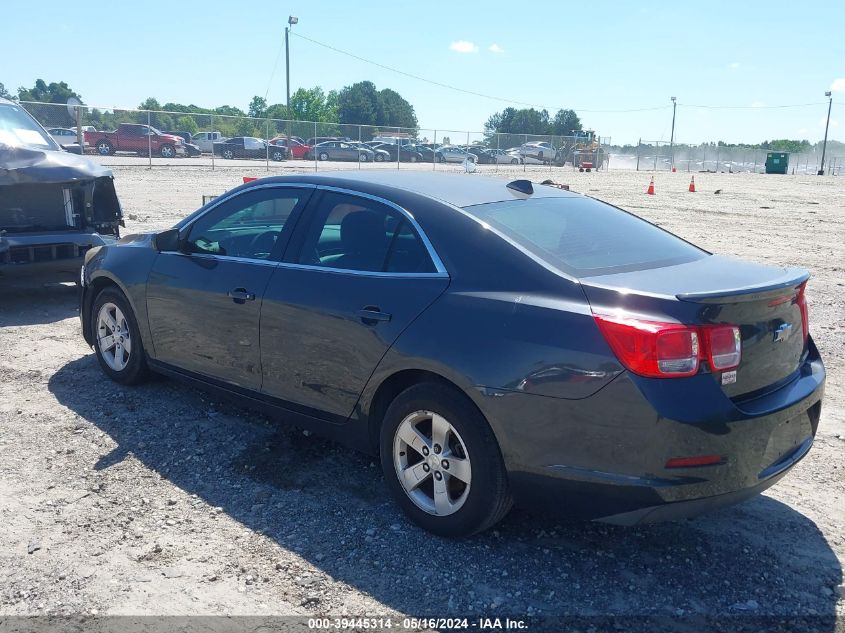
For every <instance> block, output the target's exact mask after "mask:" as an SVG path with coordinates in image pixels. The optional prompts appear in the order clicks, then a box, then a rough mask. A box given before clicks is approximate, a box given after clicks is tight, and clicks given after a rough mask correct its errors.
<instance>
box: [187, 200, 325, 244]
mask: <svg viewBox="0 0 845 633" xmlns="http://www.w3.org/2000/svg"><path fill="white" fill-rule="evenodd" d="M310 193H311V190H310V189H299V188H297V189H276V188H270V189H261V190H256V191H248V192H246V193H243V194H240V195H239V196H236V197H235V198H233V199H231V200H228V201H226V202H224V203H223V204H221V205H220V206H219V207H216V208H215V209H213V210H212V211H210V212H208V213H206V214H205V215H203V216H202V217H201V218H199V219H198V220H197V221H196V222H194V224H193V225H191V227H190V229H189V232H188V237H187V239H186V240H185V250H186V251H187V252H189V253H199V254H211V255H223V256H226V257H240V258H247V259H270V257H271V255H272V254H273V251H274V249H275V246H276V243H277V242H278V241H279V239H280V238H281V236H282V232H283V231H284V229H285V226H287V222H288V219H289V218H290V217H291V215H292V214H293V212H294V210H295V209H296V208H297V207H298V206H299V205H300V204H301V203H304V201H305V200H307V198H308V196H309V195H310Z"/></svg>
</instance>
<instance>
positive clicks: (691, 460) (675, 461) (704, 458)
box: [665, 455, 724, 468]
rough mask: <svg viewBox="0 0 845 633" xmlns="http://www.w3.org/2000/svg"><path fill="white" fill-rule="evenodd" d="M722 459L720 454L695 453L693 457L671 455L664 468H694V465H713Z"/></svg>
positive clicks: (719, 462)
mask: <svg viewBox="0 0 845 633" xmlns="http://www.w3.org/2000/svg"><path fill="white" fill-rule="evenodd" d="M723 461H724V460H723V459H722V456H721V455H696V456H695V457H673V458H672V459H670V460H668V461H667V462H666V466H665V467H666V468H695V467H696V466H715V465H716V464H721V463H722V462H723Z"/></svg>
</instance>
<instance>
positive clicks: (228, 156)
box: [223, 149, 235, 160]
mask: <svg viewBox="0 0 845 633" xmlns="http://www.w3.org/2000/svg"><path fill="white" fill-rule="evenodd" d="M234 157H235V152H234V150H231V149H224V150H223V158H225V159H226V160H232V159H233V158H234Z"/></svg>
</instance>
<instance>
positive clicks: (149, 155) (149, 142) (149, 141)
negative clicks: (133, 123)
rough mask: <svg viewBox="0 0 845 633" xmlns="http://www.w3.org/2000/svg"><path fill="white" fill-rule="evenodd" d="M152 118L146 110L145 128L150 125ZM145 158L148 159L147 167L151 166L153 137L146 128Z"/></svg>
mask: <svg viewBox="0 0 845 633" xmlns="http://www.w3.org/2000/svg"><path fill="white" fill-rule="evenodd" d="M151 120H152V118H151V117H150V111H149V110H147V128H150V127H152V123H151V122H150V121H151ZM147 160H148V161H149V167H148V168H147V169H152V168H153V137H152V136H150V130H149V129H147Z"/></svg>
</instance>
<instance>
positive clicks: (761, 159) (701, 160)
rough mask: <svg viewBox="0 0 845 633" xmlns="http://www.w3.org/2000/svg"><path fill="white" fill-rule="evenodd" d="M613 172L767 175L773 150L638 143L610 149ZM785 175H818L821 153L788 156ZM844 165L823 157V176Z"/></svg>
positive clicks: (836, 158)
mask: <svg viewBox="0 0 845 633" xmlns="http://www.w3.org/2000/svg"><path fill="white" fill-rule="evenodd" d="M609 149H610V152H611V153H610V156H611V162H612V165H613V168H614V169H633V170H636V171H670V170H671V169H672V166H673V165H674V167H675V169H676V170H677V171H685V172H713V173H720V172H721V173H759V174H763V173H766V157H767V156H768V154H769V152H776V150H768V149H761V148H756V147H747V146H728V145H724V144H719V143H701V144H699V145H689V144H685V143H674V144H670V143H669V142H668V141H646V140H640V141H639V142H638V143H637V145H636V146H627V147H622V148H609ZM788 161H789V162H788V166H787V173H789V174H801V175H804V174H817V173H818V171H819V169H820V168H821V153H820V152H805V153H788ZM843 165H845V158H843V157H841V156H831V155H830V154H828V155H827V156H826V157H825V173H826V174H829V175H839V174H840V173H841V172H842V167H843Z"/></svg>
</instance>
